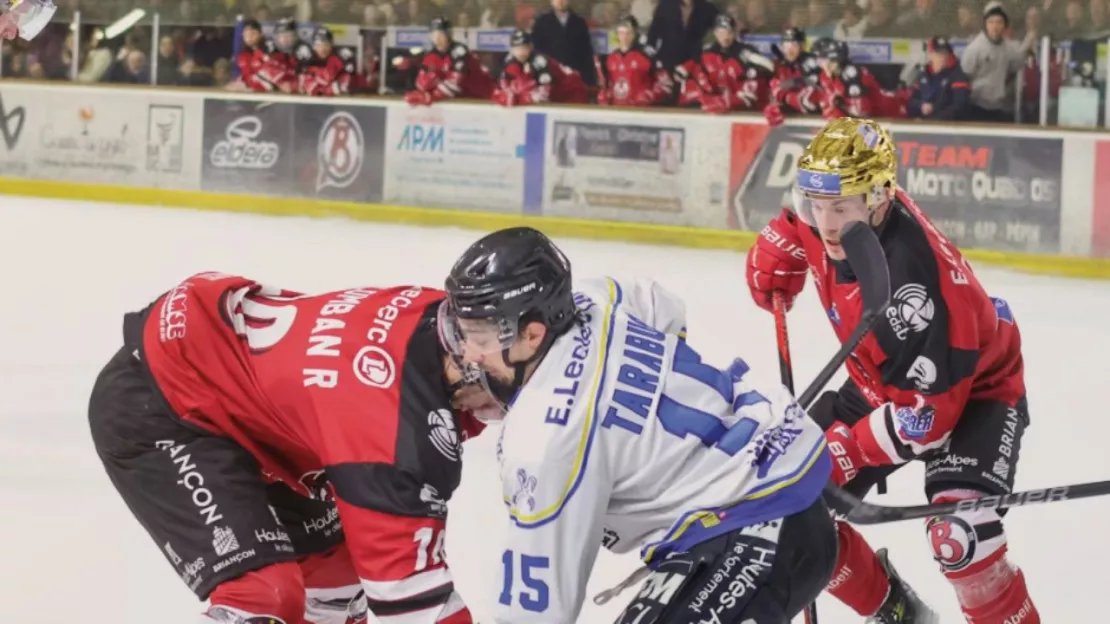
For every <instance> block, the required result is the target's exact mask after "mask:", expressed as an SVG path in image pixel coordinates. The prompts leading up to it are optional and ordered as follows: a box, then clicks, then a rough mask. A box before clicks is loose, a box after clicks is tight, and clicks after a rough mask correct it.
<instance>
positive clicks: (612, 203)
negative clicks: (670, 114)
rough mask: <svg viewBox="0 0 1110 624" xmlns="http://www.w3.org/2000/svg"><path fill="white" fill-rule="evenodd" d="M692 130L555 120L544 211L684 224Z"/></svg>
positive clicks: (556, 213) (545, 179) (548, 162)
mask: <svg viewBox="0 0 1110 624" xmlns="http://www.w3.org/2000/svg"><path fill="white" fill-rule="evenodd" d="M687 138H688V137H687V132H686V129H684V128H682V127H678V126H673V127H672V126H665V127H660V126H650V125H629V124H611V123H593V122H584V121H554V122H553V123H552V128H551V142H550V145H551V147H550V150H549V153H548V155H547V158H546V159H545V172H544V214H547V215H557V216H567V217H588V218H593V219H609V220H618V221H639V222H654V223H681V222H683V221H684V220H686V219H688V217H687V216H686V215H685V214H684V213H685V211H684V204H685V203H686V202H688V201H689V194H690V190H691V183H690V167H689V166H688V160H689V156H690V155H689V152H688V150H689V149H690V146H689V145H687Z"/></svg>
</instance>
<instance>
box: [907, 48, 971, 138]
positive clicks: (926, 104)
mask: <svg viewBox="0 0 1110 624" xmlns="http://www.w3.org/2000/svg"><path fill="white" fill-rule="evenodd" d="M928 52H929V64H928V66H927V67H926V68H925V72H924V74H922V76H921V78H920V79H918V81H917V84H916V85H914V87H913V94H912V95H911V96H910V101H909V104H907V106H906V111H907V112H908V113H909V116H910V117H919V118H921V119H935V120H944V121H959V120H961V119H964V118H965V117H966V116H967V106H968V102H970V94H971V84H970V82H969V81H968V78H967V74H965V73H964V70H963V69H961V68H960V63H959V61H958V59H957V58H956V54H955V53H954V52H953V51H952V44H951V43H950V42H949V41H948V39H947V38H946V37H933V38H932V39H930V40H929V44H928Z"/></svg>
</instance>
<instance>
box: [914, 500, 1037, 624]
mask: <svg viewBox="0 0 1110 624" xmlns="http://www.w3.org/2000/svg"><path fill="white" fill-rule="evenodd" d="M983 495H984V494H983V492H979V491H975V490H947V491H944V492H940V493H939V494H937V495H936V496H934V497H933V502H934V503H948V502H955V501H960V500H967V499H972V498H980V497H982V496H983ZM926 531H927V533H928V537H929V545H930V546H931V547H932V549H933V558H934V559H936V561H937V563H939V564H940V566H941V569H942V571H943V572H944V575H945V576H946V577H948V580H949V581H950V582H951V583H952V586H953V587H954V588H955V590H956V595H957V597H958V598H959V600H960V604H961V605H962V606H964V607H965V608H967V607H976V606H979V605H983V604H987V603H990V602H993V601H996V600H998V599H999V598H1000V597H1002V596H1003V595H1005V594H1006V593H1007V592H1008V591H1009V590H1010V588H1011V587H1012V586H1013V585H1014V584H1015V583H1017V582H1020V573H1019V572H1018V570H1017V568H1015V567H1014V566H1013V565H1011V564H1010V562H1009V561H1008V560H1007V558H1006V533H1005V531H1004V530H1003V527H1002V518H1001V516H999V515H998V512H997V511H996V510H994V509H977V510H972V511H960V512H957V513H954V514H949V515H944V516H936V517H934V518H931V519H929V521H928V523H927V524H926Z"/></svg>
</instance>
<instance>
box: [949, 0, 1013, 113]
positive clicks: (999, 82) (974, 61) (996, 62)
mask: <svg viewBox="0 0 1110 624" xmlns="http://www.w3.org/2000/svg"><path fill="white" fill-rule="evenodd" d="M1009 26H1010V17H1009V16H1008V15H1007V14H1006V11H1005V10H1004V9H1003V8H1002V3H1001V2H997V1H992V2H990V3H988V4H987V6H986V8H985V10H984V12H983V30H982V32H980V33H979V34H978V35H976V37H975V38H974V39H972V40H971V43H969V44H967V49H965V50H964V52H963V56H962V58H961V66H962V67H963V70H964V72H965V73H966V74H967V76H968V77H969V78H970V79H971V106H970V107H969V110H968V116H969V118H970V119H973V120H976V121H995V122H1007V123H1008V122H1012V121H1014V77H1015V76H1016V75H1017V72H1019V71H1020V70H1021V69H1022V67H1023V66H1024V65H1025V53H1026V50H1027V49H1028V48H1027V47H1026V46H1023V45H1022V44H1020V43H1018V42H1016V41H1014V40H1012V39H1008V38H1006V29H1007V28H1009Z"/></svg>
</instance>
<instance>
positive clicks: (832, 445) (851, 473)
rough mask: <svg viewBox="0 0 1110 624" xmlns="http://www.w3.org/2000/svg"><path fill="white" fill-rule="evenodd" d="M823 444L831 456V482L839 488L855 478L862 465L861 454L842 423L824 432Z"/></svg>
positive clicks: (846, 426) (850, 432)
mask: <svg viewBox="0 0 1110 624" xmlns="http://www.w3.org/2000/svg"><path fill="white" fill-rule="evenodd" d="M825 442H826V443H827V444H828V447H829V455H831V456H832V463H833V470H832V480H833V482H834V483H836V484H837V485H839V486H843V485H844V484H845V483H847V482H849V481H851V480H852V479H854V478H856V475H857V474H859V469H860V468H861V467H862V466H863V465H864V463H863V452H862V451H860V448H859V444H858V443H857V442H856V439H855V437H854V436H853V435H852V430H851V429H849V428H848V425H845V424H844V423H840V422H838V423H836V424H835V425H833V426H832V427H831V428H830V429H829V430H828V431H826V432H825Z"/></svg>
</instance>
